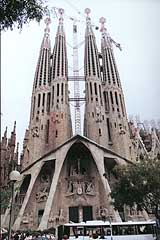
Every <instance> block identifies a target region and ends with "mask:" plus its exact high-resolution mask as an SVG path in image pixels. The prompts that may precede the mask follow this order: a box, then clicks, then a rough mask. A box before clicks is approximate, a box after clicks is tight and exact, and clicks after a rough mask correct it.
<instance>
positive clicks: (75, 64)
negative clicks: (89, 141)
mask: <svg viewBox="0 0 160 240" xmlns="http://www.w3.org/2000/svg"><path fill="white" fill-rule="evenodd" d="M73 77H74V99H75V105H74V111H75V134H80V135H81V111H80V101H79V99H80V91H79V69H78V41H77V25H76V21H74V22H73Z"/></svg>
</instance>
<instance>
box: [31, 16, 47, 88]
mask: <svg viewBox="0 0 160 240" xmlns="http://www.w3.org/2000/svg"><path fill="white" fill-rule="evenodd" d="M50 23H51V20H50V18H49V17H47V18H46V19H45V24H46V27H45V29H44V37H43V40H42V44H41V48H40V53H39V58H38V63H37V68H36V73H35V79H34V88H35V89H37V88H39V87H44V86H47V85H48V84H49V82H50V52H51V44H50V38H49V32H50V28H49V24H50Z"/></svg>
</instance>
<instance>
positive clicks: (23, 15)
mask: <svg viewBox="0 0 160 240" xmlns="http://www.w3.org/2000/svg"><path fill="white" fill-rule="evenodd" d="M46 11H47V7H45V6H44V1H43V0H3V1H1V5H0V24H1V30H7V29H11V30H13V27H14V26H15V25H17V27H18V28H20V29H22V26H23V24H26V23H28V22H29V21H30V20H36V21H38V22H39V21H40V20H41V19H42V17H43V15H44V13H45V12H46Z"/></svg>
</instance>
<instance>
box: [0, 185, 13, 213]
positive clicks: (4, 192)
mask: <svg viewBox="0 0 160 240" xmlns="http://www.w3.org/2000/svg"><path fill="white" fill-rule="evenodd" d="M0 195H1V197H0V206H1V211H2V213H3V212H4V211H5V210H6V208H7V207H8V206H9V202H10V199H11V187H10V186H9V185H8V186H7V187H5V188H1V192H0Z"/></svg>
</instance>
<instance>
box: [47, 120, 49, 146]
mask: <svg viewBox="0 0 160 240" xmlns="http://www.w3.org/2000/svg"><path fill="white" fill-rule="evenodd" d="M48 141H49V120H47V125H46V143H48Z"/></svg>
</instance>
